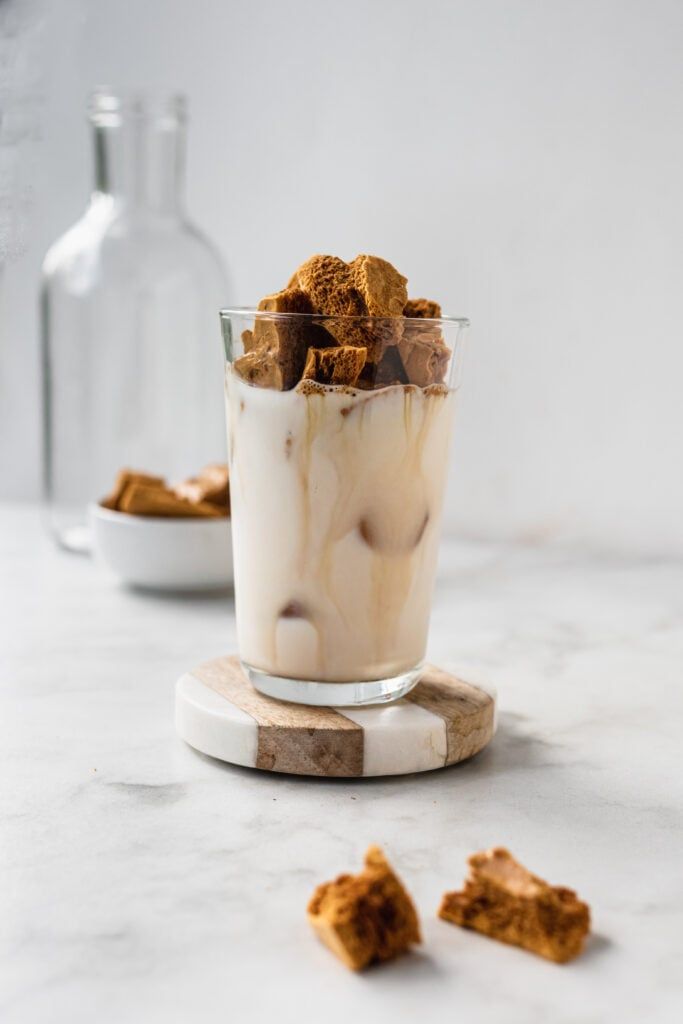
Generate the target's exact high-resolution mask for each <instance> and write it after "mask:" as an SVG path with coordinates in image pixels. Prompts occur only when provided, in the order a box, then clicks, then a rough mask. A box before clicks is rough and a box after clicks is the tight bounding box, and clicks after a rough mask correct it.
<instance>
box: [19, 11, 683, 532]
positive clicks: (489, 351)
mask: <svg viewBox="0 0 683 1024" xmlns="http://www.w3.org/2000/svg"><path fill="white" fill-rule="evenodd" d="M3 19H4V22H3ZM0 26H2V28H3V29H4V32H3V41H2V43H1V44H0V58H2V63H0V103H2V105H3V106H4V113H5V118H4V124H3V125H1V126H0V132H1V133H2V135H1V136H0V138H1V139H2V144H1V145H0V192H1V193H2V194H1V195H0V231H1V232H2V235H1V236H0V238H1V241H2V246H3V248H2V250H0V257H2V256H4V259H5V266H4V271H2V270H0V332H1V333H0V494H2V495H4V496H9V497H31V496H34V495H35V494H37V492H38V489H39V375H38V349H37V338H36V322H35V314H34V303H35V292H36V285H37V274H38V269H39V265H40V259H41V256H42V253H43V252H44V250H45V248H46V247H47V245H48V244H49V242H50V241H51V240H52V239H53V238H54V237H55V236H56V235H58V234H59V233H60V232H61V231H62V230H63V229H64V228H65V227H66V226H68V225H69V223H70V222H71V221H73V220H74V219H75V218H76V217H77V216H78V215H79V213H80V212H81V210H82V208H83V206H84V203H85V200H86V198H87V193H88V188H89V181H90V150H89V139H88V135H87V128H86V125H85V121H84V116H83V108H84V102H85V97H86V94H87V91H88V89H89V87H90V86H91V85H92V84H95V83H109V84H111V83H113V84H121V85H124V86H125V85H129V86H130V85H151V86H154V85H157V86H158V85H170V86H174V87H178V88H180V89H183V90H185V91H186V92H187V93H188V94H189V98H190V103H191V112H192V123H191V134H190V160H189V168H188V174H189V180H188V206H189V209H190V211H191V213H192V216H193V218H194V219H195V220H196V221H197V222H198V223H199V224H200V225H201V226H203V227H204V228H205V230H207V232H208V233H209V234H210V235H211V237H212V238H213V239H214V240H215V241H216V242H217V243H218V244H219V245H220V247H221V248H222V250H223V252H224V254H225V257H226V260H227V261H228V264H229V266H230V269H231V272H232V278H233V282H234V288H233V295H232V296H230V298H231V299H233V300H236V301H239V302H240V303H248V302H251V301H255V300H257V299H258V298H259V297H260V296H261V295H262V294H263V293H265V292H267V291H272V290H273V289H275V288H277V287H279V286H280V285H281V284H282V283H283V282H284V281H285V280H286V278H287V277H288V274H289V272H290V270H291V268H292V267H293V266H294V265H296V264H297V263H299V262H300V261H301V260H302V259H304V258H305V257H306V256H308V255H309V254H310V253H312V252H316V251H323V252H333V253H336V254H338V255H341V256H343V257H345V258H351V257H352V256H353V255H355V254H356V253H357V252H358V251H365V252H376V253H379V254H381V255H383V256H386V257H387V258H389V259H391V260H392V261H393V262H394V263H395V264H396V265H397V266H398V267H399V268H400V269H401V270H402V271H403V272H404V273H405V274H406V275H407V276H408V277H409V278H410V282H411V292H412V293H413V294H426V295H429V296H433V297H435V298H438V299H440V300H441V301H442V304H443V306H444V308H445V309H446V310H447V311H449V312H451V313H457V314H466V315H468V316H469V317H470V318H471V320H472V323H473V330H472V333H471V348H470V352H469V357H468V361H467V365H466V368H465V380H464V387H463V392H462V404H461V409H460V417H459V421H458V435H457V440H456V445H455V452H454V466H453V472H452V474H451V477H452V478H451V489H450V495H449V505H448V517H449V524H450V525H451V526H452V527H454V528H457V529H458V530H459V531H460V532H461V533H464V534H467V535H473V536H486V537H489V536H502V537H520V538H525V539H532V540H539V539H546V538H558V539H562V540H569V541H578V542H584V543H588V544H591V545H593V544H595V545H603V546H608V547H617V548H618V547H621V548H623V547H628V548H632V549H635V550H641V551H644V552H653V551H654V552H658V551H661V552H664V551H666V550H671V549H677V550H678V551H683V471H682V466H683V457H682V455H683V451H682V450H683V443H682V442H683V336H682V334H683V332H682V331H681V320H682V313H681V287H682V284H683V255H682V253H683V130H682V126H683V4H682V3H680V2H677V0H638V2H633V0H569V2H567V0H548V2H540V0H539V2H532V0H421V2H417V0H374V2H373V0H344V2H341V0H337V2H334V3H333V2H329V0H286V2H277V0H251V2H241V3H237V2H230V0H192V2H187V0H185V2H183V0H145V2H139V0H137V2H136V0H116V2H113V0H106V2H104V0H89V2H86V0H72V2H70V3H69V2H64V0H55V2H52V3H46V2H41V0H23V2H22V3H21V4H17V3H15V2H13V0H5V3H0ZM0 266H1V263H0Z"/></svg>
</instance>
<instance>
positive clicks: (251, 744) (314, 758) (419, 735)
mask: <svg viewBox="0 0 683 1024" xmlns="http://www.w3.org/2000/svg"><path fill="white" fill-rule="evenodd" d="M175 708H176V711H175V721H176V729H177V731H178V734H179V735H180V736H181V737H182V738H183V739H184V740H185V741H186V742H187V743H189V744H190V746H192V747H194V748H195V749H196V750H199V751H201V752H202V753H203V754H209V755H210V756H211V757H217V758H219V759H220V760H221V761H229V762H230V763H231V764H239V765H244V766H246V767H247V768H261V769H264V770H265V771H270V772H285V773H289V774H292V775H322V776H325V777H328V778H332V777H335V778H339V777H346V778H357V777H359V776H371V775H402V774H405V773H406V772H427V771H431V770H433V769H434V768H443V767H444V766H445V765H449V764H455V763H456V762H457V761H464V760H465V759H466V758H468V757H472V755H473V754H476V753H478V752H479V751H480V750H482V749H483V748H484V747H485V746H486V744H487V743H488V742H489V740H490V739H491V737H492V736H493V733H494V731H495V701H494V698H493V697H492V696H490V694H488V693H486V692H485V691H484V690H480V689H479V688H478V687H476V686H472V685H471V684H470V683H465V682H463V680H461V679H458V678H456V677H455V676H453V675H450V674H449V673H447V672H444V671H443V670H442V669H440V668H436V667H435V666H434V665H427V666H425V669H424V673H423V675H422V678H421V679H420V682H419V683H418V684H417V686H416V687H415V689H414V690H411V692H410V693H409V694H407V696H405V697H403V698H401V700H398V701H395V702H394V703H393V704H382V705H376V706H374V707H362V708H358V709H355V708H343V709H340V710H336V709H335V708H318V707H309V706H307V705H303V704H287V703H284V702H282V701H277V700H273V699H272V698H271V697H264V696H262V695H261V694H260V693H258V692H257V691H256V690H255V689H254V688H253V686H252V685H251V683H250V682H249V681H248V680H247V678H246V676H245V675H244V673H243V671H242V669H241V667H240V663H239V659H238V658H236V657H226V658H216V659H214V660H213V661H207V662H204V664H203V665H200V666H199V667H198V668H196V669H193V670H192V671H191V672H188V673H187V674H186V675H184V676H182V677H181V678H180V679H179V680H178V683H177V685H176V705H175Z"/></svg>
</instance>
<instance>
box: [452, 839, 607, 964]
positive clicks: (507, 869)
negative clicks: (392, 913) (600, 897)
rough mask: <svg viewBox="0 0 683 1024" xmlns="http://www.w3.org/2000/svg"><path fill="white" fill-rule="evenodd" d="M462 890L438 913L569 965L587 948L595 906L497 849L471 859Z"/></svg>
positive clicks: (501, 849)
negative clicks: (585, 943) (568, 962)
mask: <svg viewBox="0 0 683 1024" xmlns="http://www.w3.org/2000/svg"><path fill="white" fill-rule="evenodd" d="M469 865H470V874H469V877H468V878H467V880H466V882H465V888H464V889H463V891H462V892H447V893H446V894H445V895H444V897H443V900H442V903H441V907H440V909H439V917H441V918H443V920H444V921H450V922H451V923H452V924H458V925H460V926H461V927H463V928H471V929H473V930H474V931H477V932H481V933H482V935H488V936H489V937H490V938H492V939H498V940H499V941H500V942H506V943H509V944H510V945H512V946H521V947H522V948H523V949H527V950H529V951H530V952H531V953H537V954H538V955H539V956H543V957H546V958H547V959H548V960H554V961H555V962H556V963H566V962H567V961H568V960H572V959H573V958H574V957H576V956H578V955H579V953H581V951H582V950H583V946H584V942H585V939H586V936H587V934H588V932H589V930H590V910H589V908H588V906H587V905H586V904H585V903H582V902H581V900H579V899H578V898H577V896H576V893H575V892H573V891H572V890H571V889H565V888H562V887H560V886H552V885H548V883H547V882H544V881H543V879H541V878H537V877H536V876H535V875H532V874H531V872H530V871H527V869H526V868H524V867H522V865H521V864H519V863H518V862H517V861H516V860H515V859H514V857H513V856H512V855H511V854H510V853H509V852H508V850H505V849H503V848H502V847H498V848H496V849H493V850H488V851H486V852H484V853H475V854H473V855H472V856H471V857H470V858H469Z"/></svg>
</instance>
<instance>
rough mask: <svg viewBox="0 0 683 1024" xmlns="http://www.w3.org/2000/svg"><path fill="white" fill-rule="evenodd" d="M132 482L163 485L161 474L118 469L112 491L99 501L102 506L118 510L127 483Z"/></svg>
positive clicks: (156, 485)
mask: <svg viewBox="0 0 683 1024" xmlns="http://www.w3.org/2000/svg"><path fill="white" fill-rule="evenodd" d="M133 483H137V484H146V485H148V486H149V487H163V486H164V478H163V477H162V476H152V474H151V473H140V472H138V471H137V470H134V469H120V470H119V471H118V473H117V474H116V481H115V483H114V489H113V491H112V492H111V494H108V495H107V497H106V498H103V499H102V501H101V502H100V505H101V506H102V508H108V509H111V510H112V511H118V510H119V505H120V502H121V498H122V497H123V493H124V491H125V490H126V488H127V487H128V485H129V484H133Z"/></svg>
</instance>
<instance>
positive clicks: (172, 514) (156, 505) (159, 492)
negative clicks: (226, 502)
mask: <svg viewBox="0 0 683 1024" xmlns="http://www.w3.org/2000/svg"><path fill="white" fill-rule="evenodd" d="M119 509H120V511H121V512H127V513H128V514H129V515H132V516H162V517H164V518H166V517H168V518H193V517H194V518H202V519H216V518H218V517H220V516H224V515H226V511H225V509H222V508H219V506H218V505H212V504H211V503H210V502H208V501H199V502H192V501H188V500H187V499H186V498H180V497H178V495H177V494H175V493H174V492H173V491H171V490H168V488H166V487H158V486H157V487H148V486H146V485H145V484H136V483H132V484H130V485H129V486H128V487H127V488H126V490H125V491H124V492H123V496H122V498H121V503H120V506H119Z"/></svg>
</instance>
